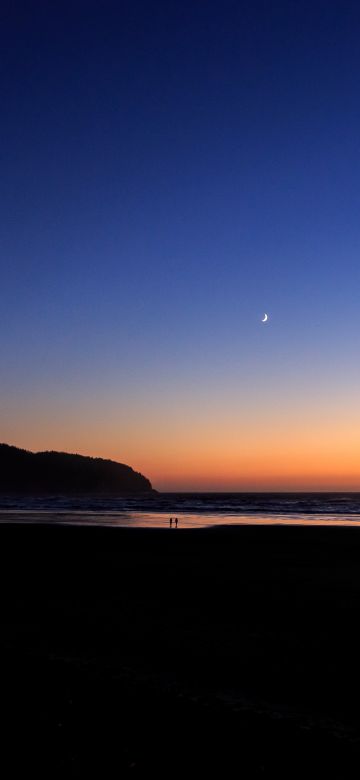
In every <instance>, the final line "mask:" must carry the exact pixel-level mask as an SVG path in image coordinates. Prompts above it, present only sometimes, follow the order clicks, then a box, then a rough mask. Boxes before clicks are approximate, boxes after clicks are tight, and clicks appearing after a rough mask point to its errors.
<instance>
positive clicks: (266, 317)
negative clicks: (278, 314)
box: [261, 314, 269, 322]
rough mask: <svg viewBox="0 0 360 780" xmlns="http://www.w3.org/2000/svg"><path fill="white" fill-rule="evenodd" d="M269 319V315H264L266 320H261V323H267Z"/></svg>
mask: <svg viewBox="0 0 360 780" xmlns="http://www.w3.org/2000/svg"><path fill="white" fill-rule="evenodd" d="M268 319H269V318H268V316H267V314H264V319H263V320H261V322H267V321H268Z"/></svg>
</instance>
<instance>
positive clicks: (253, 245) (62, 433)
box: [0, 0, 360, 490]
mask: <svg viewBox="0 0 360 780" xmlns="http://www.w3.org/2000/svg"><path fill="white" fill-rule="evenodd" d="M359 40H360V5H359V3H357V2H331V0H326V2H325V1H324V2H321V1H320V0H312V2H307V1H304V2H302V0H299V1H298V2H295V1H294V2H293V1H292V0H288V1H287V2H285V0H284V1H283V2H275V1H274V2H265V1H264V2H260V1H258V0H249V2H241V0H237V2H235V1H234V2H230V1H229V0H222V2H205V0H202V1H201V2H200V0H199V1H197V0H192V1H191V2H187V0H181V2H176V1H173V0H171V2H155V1H154V2H151V1H150V0H149V2H140V1H139V2H138V1H137V0H129V2H122V1H121V0H118V2H107V0H104V2H100V0H98V2H92V0H86V2H80V1H78V0H75V1H74V2H72V3H69V2H66V0H63V2H51V3H50V2H38V1H37V2H24V3H20V2H17V0H13V2H2V3H1V9H0V42H1V57H0V88H1V122H0V139H1V144H0V154H1V177H0V199H1V230H0V270H1V275H0V279H1V329H0V381H1V392H0V441H4V442H8V443H10V444H16V445H17V446H21V447H26V448H28V449H33V450H37V449H60V450H65V451H68V452H80V453H83V454H89V455H98V456H102V457H110V458H113V459H115V460H119V461H122V462H125V463H129V464H130V465H132V466H133V467H134V468H135V469H137V470H140V471H142V472H143V473H145V474H146V475H147V476H148V477H149V478H150V479H151V480H152V483H153V485H154V487H156V488H158V489H168V490H169V489H182V490H186V489H214V490H215V489H220V490H227V489H239V490H242V489H265V490H269V489H274V490H275V489H285V490H288V489H334V490H336V489H360V403H359V398H360V359H359V358H360V311H359V308H360V306H359V301H360V294H359V293H360V285H359V282H360V186H359V184H360V46H359ZM265 312H267V313H268V315H269V320H268V322H267V323H265V324H262V323H261V318H262V317H263V316H264V313H265Z"/></svg>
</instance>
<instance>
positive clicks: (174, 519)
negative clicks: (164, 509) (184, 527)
mask: <svg viewBox="0 0 360 780" xmlns="http://www.w3.org/2000/svg"><path fill="white" fill-rule="evenodd" d="M169 522H170V528H172V524H173V522H174V524H175V528H177V527H178V522H179V519H178V518H177V517H170V521H169Z"/></svg>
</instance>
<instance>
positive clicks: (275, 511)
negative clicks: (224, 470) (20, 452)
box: [0, 493, 360, 529]
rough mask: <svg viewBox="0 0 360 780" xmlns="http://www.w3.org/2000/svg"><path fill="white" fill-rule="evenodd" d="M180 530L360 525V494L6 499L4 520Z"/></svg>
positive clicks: (1, 510) (1, 504) (0, 509)
mask: <svg viewBox="0 0 360 780" xmlns="http://www.w3.org/2000/svg"><path fill="white" fill-rule="evenodd" d="M170 517H173V518H175V517H177V518H178V528H179V529H189V528H204V527H209V526H219V525H243V524H247V525H248V524H251V525H258V524H261V525H264V524H266V525H271V524H276V525H278V524H282V525H349V526H350V525H360V493H156V494H155V493H154V494H149V495H142V496H136V497H134V496H132V497H116V496H90V495H83V496H71V497H69V496H37V497H36V496H35V497H31V498H30V497H24V496H14V495H12V496H2V497H0V522H3V523H4V522H6V523H9V522H12V523H24V522H28V523H39V522H41V523H59V524H72V525H82V524H84V525H110V526H120V527H124V526H127V527H144V528H168V527H169V520H170Z"/></svg>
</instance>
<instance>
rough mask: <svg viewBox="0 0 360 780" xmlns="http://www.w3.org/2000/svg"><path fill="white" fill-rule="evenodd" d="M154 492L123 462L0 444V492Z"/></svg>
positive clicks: (145, 481) (145, 479) (144, 478)
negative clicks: (35, 450)
mask: <svg viewBox="0 0 360 780" xmlns="http://www.w3.org/2000/svg"><path fill="white" fill-rule="evenodd" d="M13 492H19V493H29V494H36V493H62V494H63V493H78V494H80V493H103V494H104V493H107V494H109V493H111V494H119V495H120V494H122V495H124V494H132V493H149V492H155V491H153V488H152V485H151V482H150V480H148V479H147V478H146V477H144V476H143V475H142V474H139V473H138V472H137V471H134V470H133V469H132V468H131V467H130V466H126V465H125V464H124V463H116V462H115V461H112V460H103V459H102V458H90V457H85V456H83V455H72V454H69V453H66V452H29V451H28V450H22V449H19V448H18V447H12V446H10V445H8V444H0V493H13Z"/></svg>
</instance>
